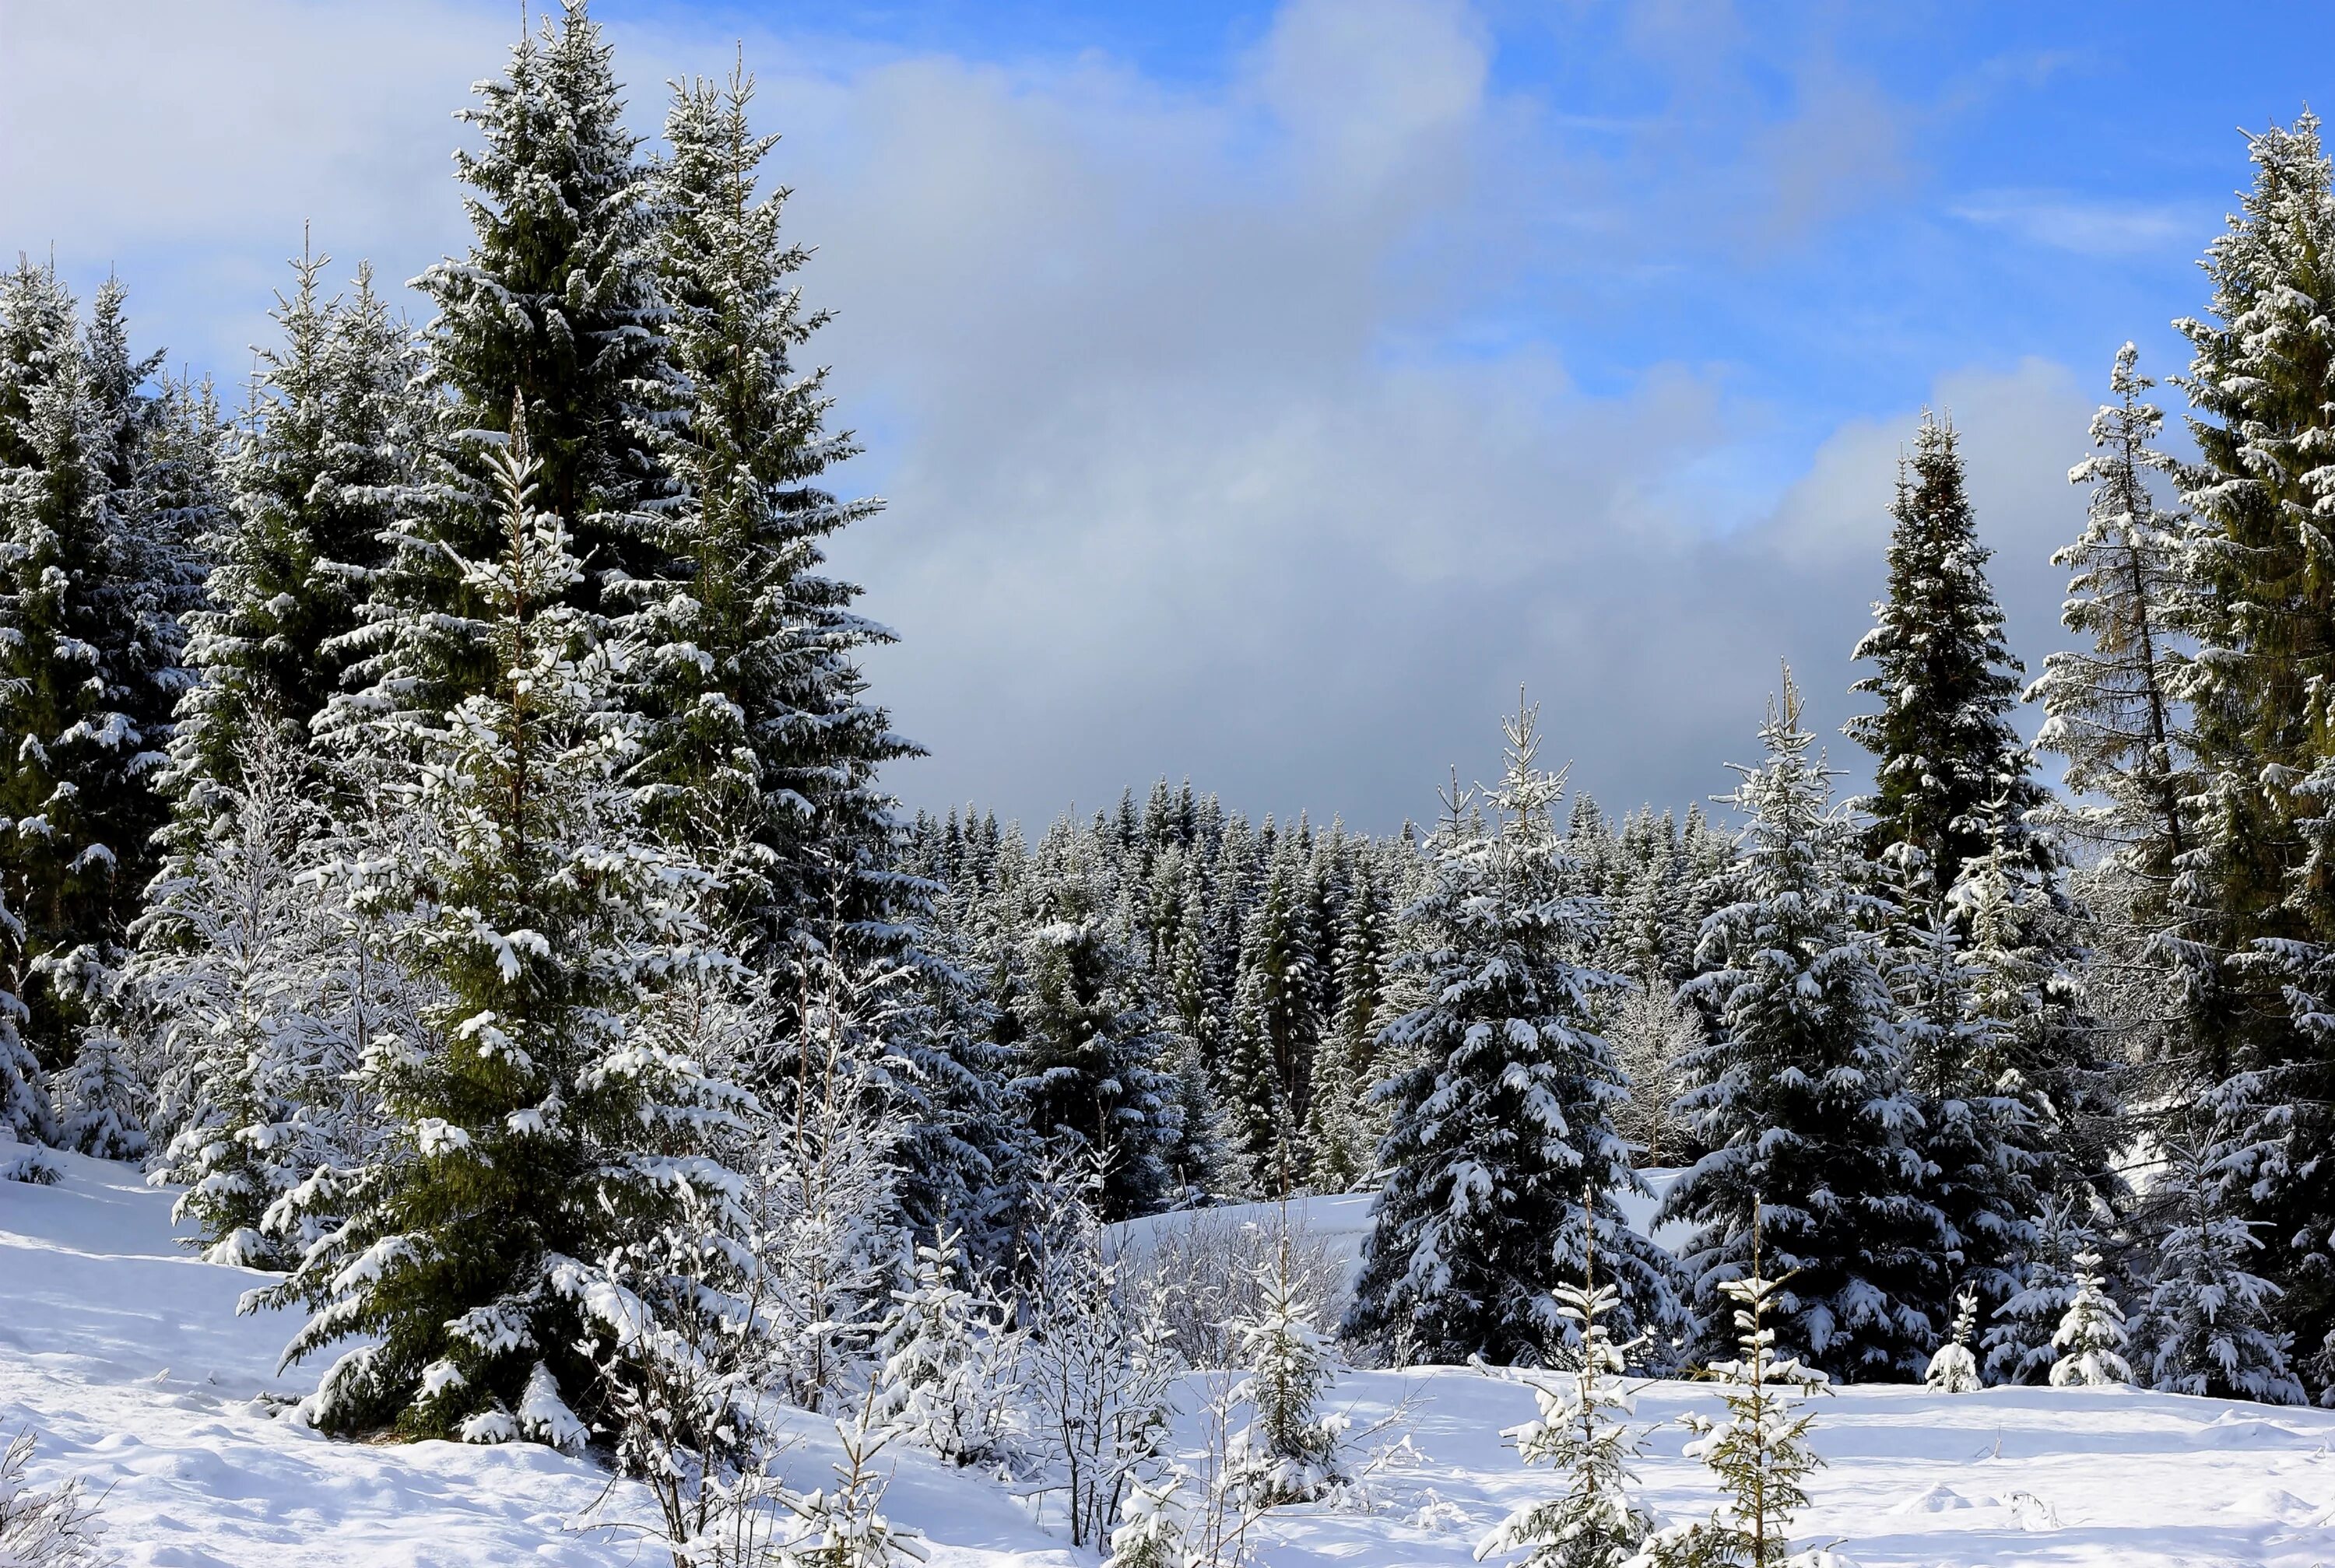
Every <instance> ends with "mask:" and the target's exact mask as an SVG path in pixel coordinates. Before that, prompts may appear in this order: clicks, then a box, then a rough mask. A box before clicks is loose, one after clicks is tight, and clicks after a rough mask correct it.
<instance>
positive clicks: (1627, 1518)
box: [1476, 1266, 1658, 1568]
mask: <svg viewBox="0 0 2335 1568" xmlns="http://www.w3.org/2000/svg"><path fill="white" fill-rule="evenodd" d="M1584 1277H1585V1279H1586V1280H1587V1283H1586V1284H1582V1285H1573V1284H1564V1285H1559V1286H1557V1287H1556V1292H1555V1294H1556V1310H1557V1312H1559V1313H1560V1314H1561V1315H1562V1316H1563V1317H1564V1318H1565V1321H1567V1322H1569V1323H1571V1324H1572V1325H1573V1335H1572V1339H1573V1346H1574V1348H1573V1349H1572V1350H1570V1351H1568V1352H1567V1357H1566V1359H1567V1360H1570V1361H1571V1363H1572V1366H1571V1368H1570V1369H1569V1370H1567V1371H1565V1372H1564V1373H1561V1374H1557V1375H1546V1374H1543V1375H1531V1374H1527V1376H1526V1381H1527V1382H1528V1383H1529V1384H1530V1386H1531V1388H1532V1391H1533V1399H1534V1401H1535V1402H1536V1404H1537V1405H1538V1406H1539V1409H1540V1414H1539V1415H1538V1416H1537V1417H1536V1418H1534V1419H1532V1420H1530V1421H1526V1422H1525V1423H1524V1424H1523V1425H1521V1426H1516V1427H1511V1428H1508V1429H1507V1430H1506V1431H1504V1432H1502V1433H1501V1434H1500V1436H1501V1437H1505V1438H1507V1440H1508V1441H1509V1442H1511V1443H1513V1444H1515V1445H1516V1457H1518V1458H1520V1459H1522V1460H1523V1461H1524V1462H1525V1463H1526V1464H1527V1465H1545V1466H1549V1467H1550V1468H1551V1469H1553V1470H1554V1471H1555V1472H1556V1474H1557V1475H1558V1476H1560V1477H1562V1478H1563V1481H1564V1484H1565V1490H1564V1492H1563V1493H1561V1494H1560V1495H1556V1496H1554V1497H1548V1498H1544V1499H1542V1500H1540V1501H1537V1502H1533V1503H1526V1504H1525V1505H1522V1506H1520V1507H1518V1508H1516V1510H1514V1511H1513V1512H1511V1513H1510V1514H1509V1515H1508V1516H1507V1518H1506V1519H1504V1520H1502V1521H1501V1522H1500V1523H1499V1524H1497V1525H1495V1526H1494V1527H1493V1528H1492V1530H1491V1531H1490V1532H1489V1533H1488V1534H1486V1535H1485V1536H1484V1538H1483V1539H1482V1540H1480V1541H1478V1542H1477V1543H1476V1560H1477V1561H1478V1562H1479V1563H1480V1562H1482V1561H1483V1560H1484V1559H1485V1558H1487V1557H1493V1556H1505V1555H1507V1553H1513V1552H1518V1551H1521V1552H1523V1553H1524V1555H1523V1556H1522V1557H1520V1558H1518V1559H1517V1560H1516V1568H1623V1564H1625V1563H1630V1562H1632V1561H1633V1560H1634V1559H1635V1558H1636V1557H1637V1554H1638V1553H1639V1550H1640V1548H1641V1547H1642V1546H1643V1545H1644V1544H1645V1543H1646V1542H1647V1540H1648V1539H1649V1538H1650V1537H1651V1536H1652V1535H1653V1534H1654V1532H1655V1530H1656V1528H1657V1527H1658V1522H1657V1520H1656V1519H1655V1517H1654V1515H1652V1513H1651V1512H1649V1511H1648V1510H1647V1509H1646V1508H1645V1507H1644V1505H1642V1504H1640V1503H1639V1502H1638V1501H1637V1500H1636V1499H1635V1498H1634V1497H1633V1496H1632V1495H1631V1488H1632V1487H1633V1486H1634V1485H1635V1484H1636V1479H1637V1477H1636V1476H1633V1475H1632V1474H1631V1471H1630V1461H1631V1460H1632V1459H1633V1458H1635V1457H1637V1455H1638V1451H1639V1448H1640V1447H1641V1444H1640V1442H1639V1439H1638V1437H1637V1435H1636V1434H1635V1433H1633V1431H1632V1430H1631V1428H1630V1417H1631V1415H1632V1412H1633V1408H1634V1407H1633V1401H1632V1399H1631V1396H1630V1392H1629V1390H1628V1389H1626V1388H1625V1387H1623V1382H1622V1371H1623V1367H1624V1366H1625V1365H1626V1364H1627V1355H1628V1350H1629V1349H1630V1347H1627V1346H1623V1345H1617V1344H1616V1343H1615V1342H1614V1340H1613V1334H1612V1333H1611V1331H1608V1330H1607V1329H1606V1327H1605V1324H1604V1322H1603V1320H1604V1319H1605V1318H1607V1317H1610V1316H1612V1315H1613V1312H1614V1311H1615V1310H1616V1309H1617V1308H1618V1307H1619V1306H1620V1304H1621V1303H1620V1300H1619V1298H1618V1297H1617V1296H1616V1295H1615V1293H1614V1292H1613V1287H1612V1286H1610V1285H1600V1284H1598V1283H1597V1282H1596V1277H1595V1271H1594V1266H1593V1267H1592V1268H1591V1269H1589V1270H1588V1271H1586V1272H1585V1274H1584Z"/></svg>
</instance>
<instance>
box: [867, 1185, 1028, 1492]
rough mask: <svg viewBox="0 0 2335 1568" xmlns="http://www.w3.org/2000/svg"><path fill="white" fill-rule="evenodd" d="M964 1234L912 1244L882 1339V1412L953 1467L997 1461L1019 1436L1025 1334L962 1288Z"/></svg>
mask: <svg viewBox="0 0 2335 1568" xmlns="http://www.w3.org/2000/svg"><path fill="white" fill-rule="evenodd" d="M963 1243H964V1233H963V1232H961V1231H950V1232H945V1233H944V1234H942V1235H941V1236H940V1237H939V1238H938V1240H937V1242H936V1243H935V1244H933V1245H929V1246H926V1245H919V1246H918V1247H917V1248H916V1272H915V1276H914V1279H913V1281H912V1282H911V1283H910V1284H909V1287H908V1288H907V1289H906V1290H904V1291H894V1292H892V1302H893V1305H892V1311H891V1313H890V1315H889V1316H887V1318H886V1319H885V1321H884V1326H883V1329H882V1331H881V1332H880V1333H879V1334H878V1335H877V1341H876V1354H877V1359H878V1360H879V1361H880V1363H881V1365H880V1367H879V1368H878V1370H877V1416H878V1417H879V1418H881V1419H882V1420H883V1421H884V1422H885V1424H886V1425H887V1427H889V1428H891V1429H892V1430H893V1431H895V1432H897V1433H899V1434H901V1435H902V1436H904V1437H906V1438H907V1439H908V1440H909V1441H910V1442H913V1443H916V1444H917V1445H918V1446H919V1447H925V1448H929V1449H931V1450H932V1451H933V1452H934V1453H935V1454H937V1455H939V1456H940V1457H942V1458H943V1459H945V1460H947V1461H948V1462H949V1463H950V1464H952V1465H978V1464H981V1463H983V1462H984V1461H985V1460H987V1459H989V1458H991V1457H993V1456H994V1455H995V1454H996V1453H997V1451H998V1450H999V1448H1000V1447H1002V1446H1003V1444H1004V1443H1005V1442H1006V1441H1007V1440H1008V1438H1009V1437H1011V1435H1012V1430H1013V1408H1012V1407H1013V1383H1014V1377H1013V1373H1014V1369H1015V1366H1016V1364H1017V1363H1018V1362H1019V1360H1020V1359H1021V1356H1022V1334H1021V1333H1020V1331H1017V1330H1015V1329H1014V1328H1012V1326H1011V1325H1010V1324H1009V1323H1008V1322H1007V1321H1006V1319H1007V1316H1008V1308H1007V1307H1006V1304H1005V1303H1004V1302H1000V1301H998V1300H997V1299H996V1298H994V1297H993V1296H991V1295H988V1294H986V1293H983V1292H974V1291H973V1290H969V1289H967V1288H966V1287H965V1286H964V1284H962V1283H960V1282H959V1275H960V1272H961V1271H962V1270H963V1268H964V1256H963V1253H962V1252H961V1250H960V1249H961V1247H962V1244H963Z"/></svg>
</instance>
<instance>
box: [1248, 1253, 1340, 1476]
mask: <svg viewBox="0 0 2335 1568" xmlns="http://www.w3.org/2000/svg"><path fill="white" fill-rule="evenodd" d="M1257 1284H1258V1290H1259V1293H1260V1294H1261V1295H1262V1297H1263V1300H1262V1301H1260V1302H1258V1304H1257V1308H1256V1310H1255V1312H1254V1313H1252V1314H1250V1315H1247V1316H1244V1317H1240V1318H1236V1319H1235V1320H1234V1321H1233V1322H1232V1325H1231V1328H1232V1333H1233V1338H1234V1339H1235V1341H1237V1343H1238V1346H1239V1350H1240V1364H1241V1365H1242V1366H1244V1367H1245V1368H1246V1369H1247V1370H1248V1375H1247V1376H1246V1377H1245V1378H1244V1379H1241V1381H1240V1383H1239V1385H1238V1386H1237V1387H1236V1389H1235V1398H1236V1399H1241V1400H1244V1401H1245V1402H1246V1404H1247V1405H1248V1407H1249V1408H1250V1410H1251V1411H1253V1412H1254V1416H1255V1418H1254V1419H1253V1420H1252V1421H1251V1423H1250V1425H1249V1426H1248V1428H1247V1429H1246V1430H1245V1431H1243V1432H1242V1433H1241V1434H1240V1435H1239V1436H1238V1437H1236V1438H1235V1448H1236V1452H1237V1454H1238V1456H1239V1461H1238V1463H1239V1466H1240V1468H1241V1469H1242V1471H1243V1485H1244V1486H1245V1487H1247V1488H1248V1489H1249V1491H1250V1492H1251V1493H1252V1494H1253V1495H1254V1497H1255V1501H1256V1502H1257V1503H1258V1504H1259V1505H1262V1506H1265V1507H1273V1506H1275V1505H1279V1504H1283V1503H1310V1502H1312V1501H1313V1499H1314V1498H1316V1497H1318V1496H1319V1495H1321V1493H1322V1490H1323V1488H1324V1487H1325V1486H1329V1485H1330V1484H1331V1483H1332V1482H1333V1481H1335V1480H1337V1479H1338V1433H1339V1431H1340V1430H1341V1429H1342V1427H1343V1425H1344V1422H1343V1420H1342V1418H1339V1417H1335V1416H1330V1417H1324V1416H1323V1414H1322V1412H1321V1410H1320V1408H1319V1407H1320V1405H1321V1402H1322V1397H1323V1394H1325V1393H1326V1392H1328V1390H1329V1388H1330V1385H1331V1384H1332V1382H1334V1381H1335V1380H1336V1379H1337V1375H1338V1361H1337V1357H1336V1355H1335V1353H1334V1352H1333V1351H1332V1349H1331V1344H1330V1341H1329V1339H1328V1337H1327V1336H1326V1335H1324V1334H1323V1332H1322V1331H1321V1330H1320V1329H1318V1328H1316V1327H1315V1326H1314V1325H1313V1316H1314V1314H1315V1312H1317V1311H1318V1309H1317V1308H1315V1306H1314V1303H1313V1302H1312V1301H1311V1300H1309V1299H1308V1298H1307V1297H1306V1296H1305V1294H1304V1293H1303V1285H1302V1284H1301V1283H1300V1282H1299V1281H1298V1279H1297V1278H1296V1277H1295V1276H1294V1275H1293V1273H1292V1272H1291V1269H1290V1267H1289V1264H1288V1262H1287V1259H1286V1256H1285V1254H1283V1255H1277V1256H1276V1257H1275V1258H1274V1260H1273V1261H1271V1262H1268V1263H1264V1264H1261V1265H1260V1266H1259V1269H1258V1280H1257Z"/></svg>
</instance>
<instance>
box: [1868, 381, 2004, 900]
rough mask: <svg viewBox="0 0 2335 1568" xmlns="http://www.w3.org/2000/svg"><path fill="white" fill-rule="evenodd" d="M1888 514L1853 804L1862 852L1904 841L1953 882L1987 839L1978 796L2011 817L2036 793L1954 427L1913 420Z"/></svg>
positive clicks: (1942, 882) (1947, 883) (1940, 877)
mask: <svg viewBox="0 0 2335 1568" xmlns="http://www.w3.org/2000/svg"><path fill="white" fill-rule="evenodd" d="M1890 515H1891V518H1892V521H1893V526H1892V528H1891V531H1890V537H1889V591H1888V596H1887V597H1886V598H1884V599H1883V600H1882V601H1881V602H1880V603H1878V604H1876V605H1875V606H1874V612H1873V615H1874V625H1873V629H1872V630H1871V631H1869V632H1867V633H1866V634H1865V636H1864V638H1863V640H1861V641H1860V642H1859V643H1858V644H1857V645H1856V653H1855V657H1856V659H1857V660H1859V661H1860V662H1869V663H1872V664H1873V666H1874V673H1872V674H1871V675H1869V676H1867V677H1865V679H1863V680H1860V681H1859V682H1857V683H1856V685H1855V690H1856V691H1858V692H1870V693H1873V694H1875V695H1877V696H1879V697H1880V698H1882V700H1883V708H1882V711H1880V712H1879V713H1874V714H1867V715H1865V716H1863V717H1860V718H1857V719H1855V720H1852V721H1850V722H1849V724H1848V736H1849V739H1851V740H1855V742H1856V743H1857V744H1858V745H1860V746H1862V747H1864V748H1865V750H1867V751H1870V752H1871V753H1872V754H1873V757H1874V760H1875V761H1874V779H1875V790H1874V794H1873V796H1872V797H1871V798H1870V799H1868V800H1865V801H1864V802H1861V804H1862V806H1863V808H1864V809H1865V812H1866V814H1867V815H1868V817H1869V818H1870V826H1869V828H1868V829H1867V835H1868V839H1869V844H1870V847H1871V849H1872V851H1873V853H1875V855H1878V854H1879V853H1880V852H1881V851H1882V850H1884V849H1886V848H1887V847H1889V846H1891V845H1893V844H1910V845H1912V846H1913V847H1914V848H1916V849H1918V850H1920V851H1921V852H1922V857H1923V863H1924V864H1925V865H1927V866H1929V867H1930V869H1931V875H1932V876H1934V877H1935V878H1936V880H1937V882H1938V884H1939V886H1944V887H1951V886H1953V884H1954V882H1955V879H1956V878H1957V877H1958V876H1960V875H1961V873H1962V862H1963V861H1964V860H1965V859H1967V858H1969V857H1971V856H1972V855H1976V854H1978V853H1980V852H1981V850H1983V849H1984V848H1985V847H1986V837H1985V824H1984V822H1983V820H1982V818H1981V813H1982V811H1983V809H1984V808H1985V807H1986V805H1987V804H1988V802H1990V801H1994V800H2001V801H2002V802H2003V814H2004V816H2005V818H2007V819H2008V820H2010V821H2013V822H2017V821H2019V820H2020V819H2021V818H2022V814H2023V813H2025V812H2027V811H2029V810H2030V809H2032V808H2034V807H2036V806H2038V805H2039V804H2041V803H2042V799H2043V792H2042V790H2041V789H2040V788H2039V786H2038V785H2037V784H2036V783H2035V781H2034V779H2033V778H2032V776H2031V774H2030V770H2029V768H2028V763H2027V754H2026V750H2025V748H2024V747H2023V746H2021V745H2020V740H2019V736H2018V732H2017V731H2014V730H2013V729H2012V728H2011V725H2010V711H2011V709H2012V708H2013V707H2014V706H2015V705H2016V704H2017V702H2018V701H2019V695H2020V682H2019V678H2018V677H2019V673H2020V663H2019V662H2018V660H2016V659H2014V658H2013V657H2011V654H2010V649H2009V648H2008V647H2006V646H2005V645H2004V644H2003V641H2002V610H2001V606H1999V605H1997V604H1996V603H1995V598H1994V589H1993V588H1992V587H1991V586H1990V585H1989V584H1988V582H1987V580H1986V560H1987V556H1988V553H1989V552H1988V551H1987V550H1986V548H1985V547H1983V546H1981V544H1980V543H1979V542H1978V528H1977V525H1976V522H1975V521H1974V520H1973V518H1972V515H1971V508H1970V499H1969V496H1968V493H1967V490H1966V488H1965V486H1964V483H1963V478H1962V447H1961V440H1960V438H1959V437H1958V436H1957V435H1956V434H1955V432H1954V429H1953V426H1952V424H1951V423H1947V422H1943V421H1939V420H1938V419H1936V418H1934V417H1933V416H1930V415H1924V416H1923V421H1922V425H1921V429H1920V430H1919V431H1917V432H1916V434H1915V436H1914V453H1913V456H1912V458H1911V459H1910V460H1908V461H1907V462H1906V464H1905V467H1904V470H1903V471H1901V472H1900V474H1899V476H1898V481H1897V498H1896V501H1895V504H1894V506H1893V507H1892V508H1890ZM2037 853H2038V854H2039V855H2048V851H2045V850H2043V849H2042V848H2041V847H2038V849H2037ZM2039 864H2040V865H2041V866H2044V867H2045V868H2047V869H2048V867H2049V860H2048V858H2047V859H2045V860H2042V861H2040V862H2039Z"/></svg>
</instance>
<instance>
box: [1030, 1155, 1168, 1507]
mask: <svg viewBox="0 0 2335 1568" xmlns="http://www.w3.org/2000/svg"><path fill="white" fill-rule="evenodd" d="M1102 1190H1103V1188H1102V1185H1101V1173H1100V1171H1099V1170H1097V1171H1095V1172H1093V1174H1092V1175H1091V1176H1080V1174H1077V1173H1073V1172H1071V1171H1065V1170H1063V1169H1061V1168H1059V1167H1057V1168H1054V1169H1051V1170H1047V1171H1043V1172H1042V1173H1041V1175H1040V1179H1039V1180H1038V1181H1037V1182H1036V1183H1035V1185H1034V1187H1033V1191H1032V1225H1031V1234H1030V1242H1029V1254H1028V1256H1027V1258H1026V1259H1025V1260H1024V1263H1023V1274H1024V1278H1025V1280H1026V1290H1025V1294H1024V1296H1023V1301H1022V1304H1023V1309H1024V1315H1023V1327H1024V1328H1025V1329H1026V1330H1027V1331H1028V1332H1029V1336H1030V1339H1029V1351H1028V1354H1027V1356H1026V1358H1025V1360H1024V1364H1023V1377H1022V1398H1023V1400H1024V1402H1025V1408H1026V1410H1027V1419H1028V1421H1029V1425H1030V1431H1031V1437H1032V1441H1033V1442H1034V1443H1035V1444H1036V1445H1037V1447H1039V1449H1040V1450H1041V1452H1042V1454H1043V1456H1044V1457H1045V1461H1046V1463H1047V1465H1048V1467H1049V1468H1050V1469H1051V1472H1052V1476H1051V1481H1052V1484H1053V1486H1054V1487H1055V1489H1056V1490H1057V1491H1059V1493H1060V1494H1061V1497H1062V1499H1063V1506H1064V1511H1065V1512H1066V1514H1067V1515H1068V1516H1069V1524H1070V1530H1071V1542H1072V1543H1073V1544H1077V1545H1081V1546H1084V1545H1089V1544H1098V1543H1100V1542H1101V1541H1102V1540H1103V1539H1104V1536H1105V1532H1107V1531H1108V1530H1109V1528H1110V1526H1111V1524H1112V1521H1114V1520H1115V1519H1117V1518H1118V1517H1119V1505H1120V1502H1121V1501H1122V1499H1123V1498H1124V1497H1125V1496H1126V1494H1127V1489H1128V1487H1129V1485H1130V1484H1131V1483H1132V1482H1133V1479H1134V1477H1135V1476H1136V1474H1137V1472H1138V1469H1139V1468H1140V1467H1142V1466H1145V1465H1147V1464H1149V1463H1150V1462H1151V1461H1152V1460H1153V1459H1154V1458H1155V1457H1156V1456H1157V1455H1158V1449H1159V1445H1160V1442H1161V1439H1162V1438H1163V1437H1164V1436H1165V1434H1166V1432H1167V1429H1168V1417H1169V1408H1168V1396H1169V1393H1170V1391H1171V1389H1172V1386H1173V1384H1174V1382H1175V1379H1176V1376H1177V1373H1179V1372H1180V1371H1182V1370H1183V1363H1182V1361H1181V1360H1180V1359H1179V1358H1178V1357H1177V1354H1176V1350H1175V1342H1174V1338H1173V1335H1172V1333H1171V1331H1169V1329H1168V1323H1167V1312H1166V1303H1165V1302H1164V1301H1163V1299H1162V1293H1161V1292H1158V1291H1154V1292H1150V1293H1148V1294H1146V1295H1144V1296H1141V1297H1138V1296H1136V1295H1135V1293H1134V1292H1132V1291H1131V1290H1130V1289H1129V1284H1128V1280H1127V1270H1126V1267H1125V1263H1124V1260H1123V1259H1119V1258H1113V1257H1111V1256H1109V1255H1108V1254H1107V1253H1106V1252H1105V1251H1104V1247H1103V1241H1102V1227H1101V1224H1100V1222H1099V1221H1098V1219H1097V1216H1096V1214H1095V1208H1094V1198H1095V1196H1096V1195H1100V1193H1101V1192H1102Z"/></svg>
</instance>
